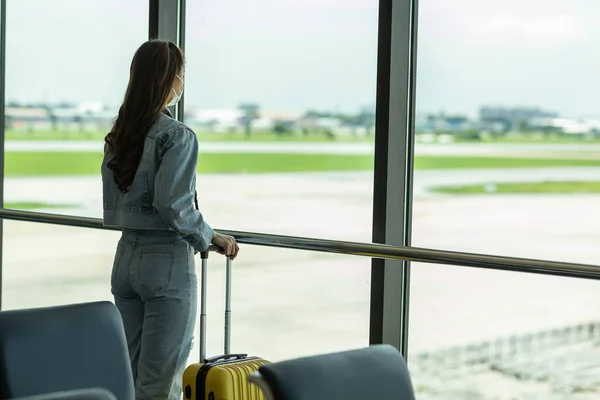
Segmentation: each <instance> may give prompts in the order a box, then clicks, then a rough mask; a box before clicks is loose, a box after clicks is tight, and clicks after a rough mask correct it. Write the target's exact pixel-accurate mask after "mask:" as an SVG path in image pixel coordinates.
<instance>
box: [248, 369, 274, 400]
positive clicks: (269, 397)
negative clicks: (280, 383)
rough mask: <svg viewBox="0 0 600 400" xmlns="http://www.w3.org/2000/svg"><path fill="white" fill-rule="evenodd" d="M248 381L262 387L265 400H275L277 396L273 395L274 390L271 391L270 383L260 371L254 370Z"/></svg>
mask: <svg viewBox="0 0 600 400" xmlns="http://www.w3.org/2000/svg"><path fill="white" fill-rule="evenodd" d="M248 382H250V383H253V384H255V385H256V386H258V387H259V388H260V390H261V391H262V392H263V394H264V395H265V400H275V396H273V392H272V391H271V388H270V387H269V384H268V383H267V381H265V378H264V377H263V376H262V374H261V373H260V372H258V371H254V372H253V373H251V374H250V375H249V376H248Z"/></svg>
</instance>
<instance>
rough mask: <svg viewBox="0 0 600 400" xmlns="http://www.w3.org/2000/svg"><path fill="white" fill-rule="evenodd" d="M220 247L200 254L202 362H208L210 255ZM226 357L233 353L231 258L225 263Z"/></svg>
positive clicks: (224, 340)
mask: <svg viewBox="0 0 600 400" xmlns="http://www.w3.org/2000/svg"><path fill="white" fill-rule="evenodd" d="M219 249H220V248H219V246H215V245H211V246H210V247H209V248H208V249H207V250H206V251H203V252H202V253H200V258H201V259H202V269H201V273H200V362H204V360H206V288H207V284H206V281H207V275H208V255H209V253H210V252H211V251H218V250H219ZM223 348H224V351H223V352H224V355H223V356H220V357H225V356H227V355H229V353H231V258H230V257H227V258H226V261H225V330H224V338H223Z"/></svg>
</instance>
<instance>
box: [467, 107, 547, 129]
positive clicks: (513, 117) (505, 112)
mask: <svg viewBox="0 0 600 400" xmlns="http://www.w3.org/2000/svg"><path fill="white" fill-rule="evenodd" d="M557 117H558V113H556V112H553V111H545V110H542V109H540V108H537V107H512V108H510V107H490V106H487V107H482V108H481V109H480V110H479V121H480V123H481V128H482V129H484V130H491V131H495V132H496V131H503V132H508V131H518V130H526V129H527V128H528V127H530V126H531V124H532V122H533V121H535V120H539V119H540V118H557Z"/></svg>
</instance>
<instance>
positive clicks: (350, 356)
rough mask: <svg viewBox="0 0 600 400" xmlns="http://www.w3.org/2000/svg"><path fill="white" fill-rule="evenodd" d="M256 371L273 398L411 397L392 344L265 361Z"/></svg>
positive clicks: (353, 399)
mask: <svg viewBox="0 0 600 400" xmlns="http://www.w3.org/2000/svg"><path fill="white" fill-rule="evenodd" d="M259 372H260V373H261V375H262V376H263V378H264V379H265V381H266V383H267V384H268V385H269V387H270V388H271V390H272V392H273V395H274V396H275V400H338V399H339V400H342V399H343V400H365V399H373V400H375V399H376V400H388V399H389V400H392V399H393V400H414V399H415V395H414V391H413V387H412V383H411V380H410V376H409V374H408V369H407V367H406V363H405V362H404V359H403V358H402V355H401V354H400V353H399V352H398V351H397V350H396V349H395V348H394V347H392V346H389V345H376V346H371V347H368V348H364V349H359V350H350V351H344V352H340V353H333V354H324V355H319V356H313V357H304V358H299V359H295V360H289V361H283V362H278V363H273V364H266V365H264V366H262V367H261V368H260V369H259Z"/></svg>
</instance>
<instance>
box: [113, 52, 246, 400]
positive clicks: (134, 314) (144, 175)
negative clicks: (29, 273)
mask: <svg viewBox="0 0 600 400" xmlns="http://www.w3.org/2000/svg"><path fill="white" fill-rule="evenodd" d="M183 79H184V56H183V52H182V51H181V49H179V48H178V47H177V46H176V45H175V44H173V43H170V42H165V41H161V40H150V41H148V42H146V43H144V44H143V45H142V46H141V47H140V48H139V49H138V50H137V52H136V53H135V55H134V57H133V62H132V63H131V69H130V79H129V85H128V87H127V91H126V93H125V99H124V101H123V104H122V106H121V108H120V109H119V115H118V117H117V119H116V121H115V123H114V125H113V127H112V130H111V131H110V133H109V134H108V135H106V138H105V142H106V143H105V147H104V159H103V162H102V185H103V203H104V206H103V209H104V224H105V225H108V226H118V227H121V228H122V236H121V239H120V240H119V243H118V245H117V251H116V254H115V260H114V264H113V270H112V274H111V288H112V293H113V295H114V299H115V304H116V306H117V307H118V309H119V310H120V312H121V315H122V317H123V323H124V325H125V333H126V336H127V342H128V346H129V355H130V359H131V368H132V370H133V377H134V380H135V388H136V398H137V399H140V400H141V399H148V400H150V399H151V400H159V399H169V400H170V399H179V398H180V397H181V374H182V373H183V370H184V368H185V365H186V362H187V358H188V356H189V352H190V349H191V346H192V335H193V331H194V326H195V321H196V314H197V277H196V270H195V263H194V254H195V253H196V252H202V251H205V250H206V249H207V248H208V247H209V245H210V244H211V243H214V244H216V245H217V246H219V247H220V248H221V249H222V251H221V253H222V254H225V255H228V256H231V257H232V258H235V257H236V256H237V253H238V251H239V248H238V246H237V244H236V242H235V239H234V238H233V237H231V236H225V235H221V234H219V233H216V232H214V231H213V229H212V228H211V227H210V226H209V225H208V223H206V221H205V220H204V218H203V216H202V214H201V213H200V211H198V210H197V207H195V206H194V203H195V199H196V198H195V193H196V165H197V163H198V141H197V138H196V135H195V134H194V132H193V131H192V130H191V129H190V128H188V127H187V126H186V125H184V124H183V123H181V122H178V121H177V120H175V119H173V118H172V116H171V115H170V113H169V111H168V109H167V106H172V105H175V104H176V103H177V102H178V101H179V99H180V98H181V95H182V93H183Z"/></svg>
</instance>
